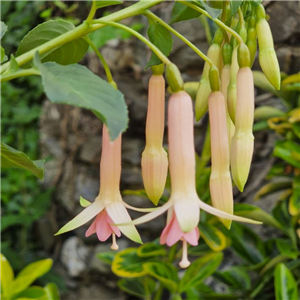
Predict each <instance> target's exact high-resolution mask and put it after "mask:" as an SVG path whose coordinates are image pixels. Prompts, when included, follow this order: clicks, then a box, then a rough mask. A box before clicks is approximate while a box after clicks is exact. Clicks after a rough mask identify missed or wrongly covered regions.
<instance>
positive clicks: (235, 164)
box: [230, 68, 254, 191]
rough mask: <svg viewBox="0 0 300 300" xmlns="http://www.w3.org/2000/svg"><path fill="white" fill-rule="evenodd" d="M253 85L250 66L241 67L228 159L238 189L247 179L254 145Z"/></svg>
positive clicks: (242, 186) (242, 187)
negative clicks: (233, 130) (233, 131)
mask: <svg viewBox="0 0 300 300" xmlns="http://www.w3.org/2000/svg"><path fill="white" fill-rule="evenodd" d="M253 119H254V86H253V75H252V71H251V69H250V68H242V69H240V70H239V71H238V76H237V104H236V116H235V133H234V136H233V138H232V141H231V149H230V161H231V173H232V178H233V180H234V182H235V184H236V185H237V187H238V189H239V190H240V191H243V190H244V186H245V183H246V181H247V178H248V175H249V170H250V165H251V160H252V155H253V146H254V136H253V134H252V127H253Z"/></svg>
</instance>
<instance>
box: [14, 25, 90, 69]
mask: <svg viewBox="0 0 300 300" xmlns="http://www.w3.org/2000/svg"><path fill="white" fill-rule="evenodd" d="M74 28H75V26H74V25H73V24H72V23H69V22H67V21H64V20H50V21H47V22H45V23H42V24H39V25H38V26H37V27H35V28H34V29H32V30H31V31H29V32H28V34H27V35H26V36H25V37H24V38H23V40H22V41H21V43H20V45H19V48H18V50H17V52H16V55H17V56H20V55H21V54H23V53H26V52H27V51H30V50H32V49H34V48H36V47H38V46H40V45H42V44H44V43H46V42H48V41H50V40H53V39H54V38H56V37H58V36H60V35H62V34H64V33H66V32H68V31H70V30H72V29H74ZM88 48H89V45H88V43H87V42H86V41H85V40H84V39H83V38H79V39H77V40H74V41H71V42H69V43H66V44H64V45H62V46H61V47H59V48H56V49H54V50H51V51H50V52H47V53H45V54H43V55H42V61H43V62H47V61H55V62H57V63H59V64H61V65H68V64H74V63H77V62H79V61H80V60H81V59H82V58H83V56H84V55H85V53H86V52H87V50H88ZM29 65H30V64H26V66H27V67H28V66H29Z"/></svg>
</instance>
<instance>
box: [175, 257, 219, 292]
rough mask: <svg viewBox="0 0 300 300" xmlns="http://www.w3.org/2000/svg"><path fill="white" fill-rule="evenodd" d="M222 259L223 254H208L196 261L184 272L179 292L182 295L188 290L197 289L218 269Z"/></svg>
mask: <svg viewBox="0 0 300 300" xmlns="http://www.w3.org/2000/svg"><path fill="white" fill-rule="evenodd" d="M222 259H223V253H222V252H219V253H209V254H207V255H205V256H202V257H200V258H198V259H196V260H195V261H194V262H193V263H192V264H191V265H190V266H189V267H188V269H187V270H186V272H185V274H184V276H183V278H182V279H181V281H180V285H179V291H180V292H181V293H182V292H184V291H186V290H188V289H191V288H194V287H197V286H198V285H199V284H200V283H201V282H202V281H203V280H204V279H205V278H207V277H209V276H210V275H212V274H213V273H214V272H215V271H216V270H217V269H218V267H219V265H220V264H221V262H222Z"/></svg>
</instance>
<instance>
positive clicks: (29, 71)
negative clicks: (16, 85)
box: [1, 68, 41, 82]
mask: <svg viewBox="0 0 300 300" xmlns="http://www.w3.org/2000/svg"><path fill="white" fill-rule="evenodd" d="M31 75H41V72H40V71H39V70H37V69H34V68H31V69H23V70H22V69H19V70H17V71H16V72H14V73H8V74H3V75H2V76H1V82H5V81H10V80H12V79H15V78H19V77H25V76H31Z"/></svg>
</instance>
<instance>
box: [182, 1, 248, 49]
mask: <svg viewBox="0 0 300 300" xmlns="http://www.w3.org/2000/svg"><path fill="white" fill-rule="evenodd" d="M178 2H180V3H182V4H184V5H186V6H188V7H190V8H192V9H194V10H196V11H198V12H200V13H202V14H203V15H205V16H207V17H208V18H210V19H211V20H212V21H214V22H215V23H216V24H217V25H218V26H219V27H221V28H222V29H224V30H226V31H227V32H229V33H230V34H231V35H232V36H234V37H235V38H236V39H237V41H238V43H239V44H240V45H242V44H244V41H243V39H242V38H241V36H240V35H239V34H238V33H237V32H236V31H234V30H233V29H232V28H230V27H228V26H227V25H226V24H224V23H223V22H222V21H220V20H219V19H214V18H213V17H212V16H211V15H210V14H209V13H208V12H207V11H206V10H204V9H202V8H200V7H199V6H197V5H195V4H192V3H190V2H187V1H178Z"/></svg>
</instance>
